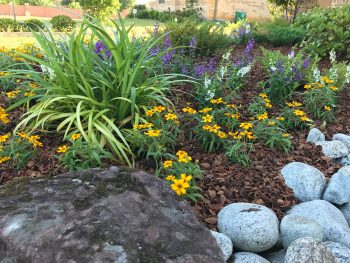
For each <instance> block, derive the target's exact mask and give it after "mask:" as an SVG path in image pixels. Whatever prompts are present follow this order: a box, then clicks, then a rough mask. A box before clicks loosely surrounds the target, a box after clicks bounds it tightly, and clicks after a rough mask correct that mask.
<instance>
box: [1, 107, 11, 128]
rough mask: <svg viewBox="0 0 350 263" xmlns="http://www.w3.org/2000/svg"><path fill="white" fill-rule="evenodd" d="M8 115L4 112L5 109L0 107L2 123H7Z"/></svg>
mask: <svg viewBox="0 0 350 263" xmlns="http://www.w3.org/2000/svg"><path fill="white" fill-rule="evenodd" d="M8 117H9V115H8V113H6V111H5V109H4V108H2V107H0V122H3V123H5V124H6V123H9V122H10V120H9V118H8Z"/></svg>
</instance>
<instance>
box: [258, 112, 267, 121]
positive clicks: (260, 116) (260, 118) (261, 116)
mask: <svg viewBox="0 0 350 263" xmlns="http://www.w3.org/2000/svg"><path fill="white" fill-rule="evenodd" d="M257 118H258V120H259V121H262V120H266V119H268V118H269V116H268V115H267V112H266V111H265V112H264V113H263V114H260V115H258V116H257Z"/></svg>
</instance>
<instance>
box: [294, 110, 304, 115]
mask: <svg viewBox="0 0 350 263" xmlns="http://www.w3.org/2000/svg"><path fill="white" fill-rule="evenodd" d="M293 114H294V115H296V116H305V112H303V111H302V110H295V111H293Z"/></svg>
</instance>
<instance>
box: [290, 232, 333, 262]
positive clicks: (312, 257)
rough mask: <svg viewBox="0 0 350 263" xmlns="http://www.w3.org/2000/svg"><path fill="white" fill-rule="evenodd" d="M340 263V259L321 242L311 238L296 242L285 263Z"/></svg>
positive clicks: (291, 247)
mask: <svg viewBox="0 0 350 263" xmlns="http://www.w3.org/2000/svg"><path fill="white" fill-rule="evenodd" d="M310 262H312V263H339V261H338V259H337V258H336V257H335V256H334V255H333V254H332V253H331V252H330V251H329V250H328V249H327V247H326V246H325V245H324V244H323V243H322V242H320V241H315V240H313V239H312V238H311V237H303V238H299V239H297V240H295V241H294V242H293V243H292V244H291V245H290V246H289V248H288V250H287V254H286V258H285V263H310Z"/></svg>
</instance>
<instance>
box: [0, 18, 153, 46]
mask: <svg viewBox="0 0 350 263" xmlns="http://www.w3.org/2000/svg"><path fill="white" fill-rule="evenodd" d="M40 19H42V18H40ZM24 20H25V18H23V19H22V17H20V18H18V21H24ZM43 20H44V19H43ZM45 21H46V22H48V20H47V19H46V20H45ZM125 23H126V25H127V26H132V25H134V27H133V28H132V30H131V34H132V35H134V36H146V35H147V34H148V33H149V32H150V31H151V30H152V28H153V26H154V24H155V23H157V21H156V20H151V19H134V18H127V19H125ZM78 25H79V20H78ZM20 35H21V33H17V34H14V33H2V34H0V47H1V46H4V47H6V48H15V47H18V46H19V45H22V44H25V43H35V39H34V37H30V36H28V33H23V36H20Z"/></svg>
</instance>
